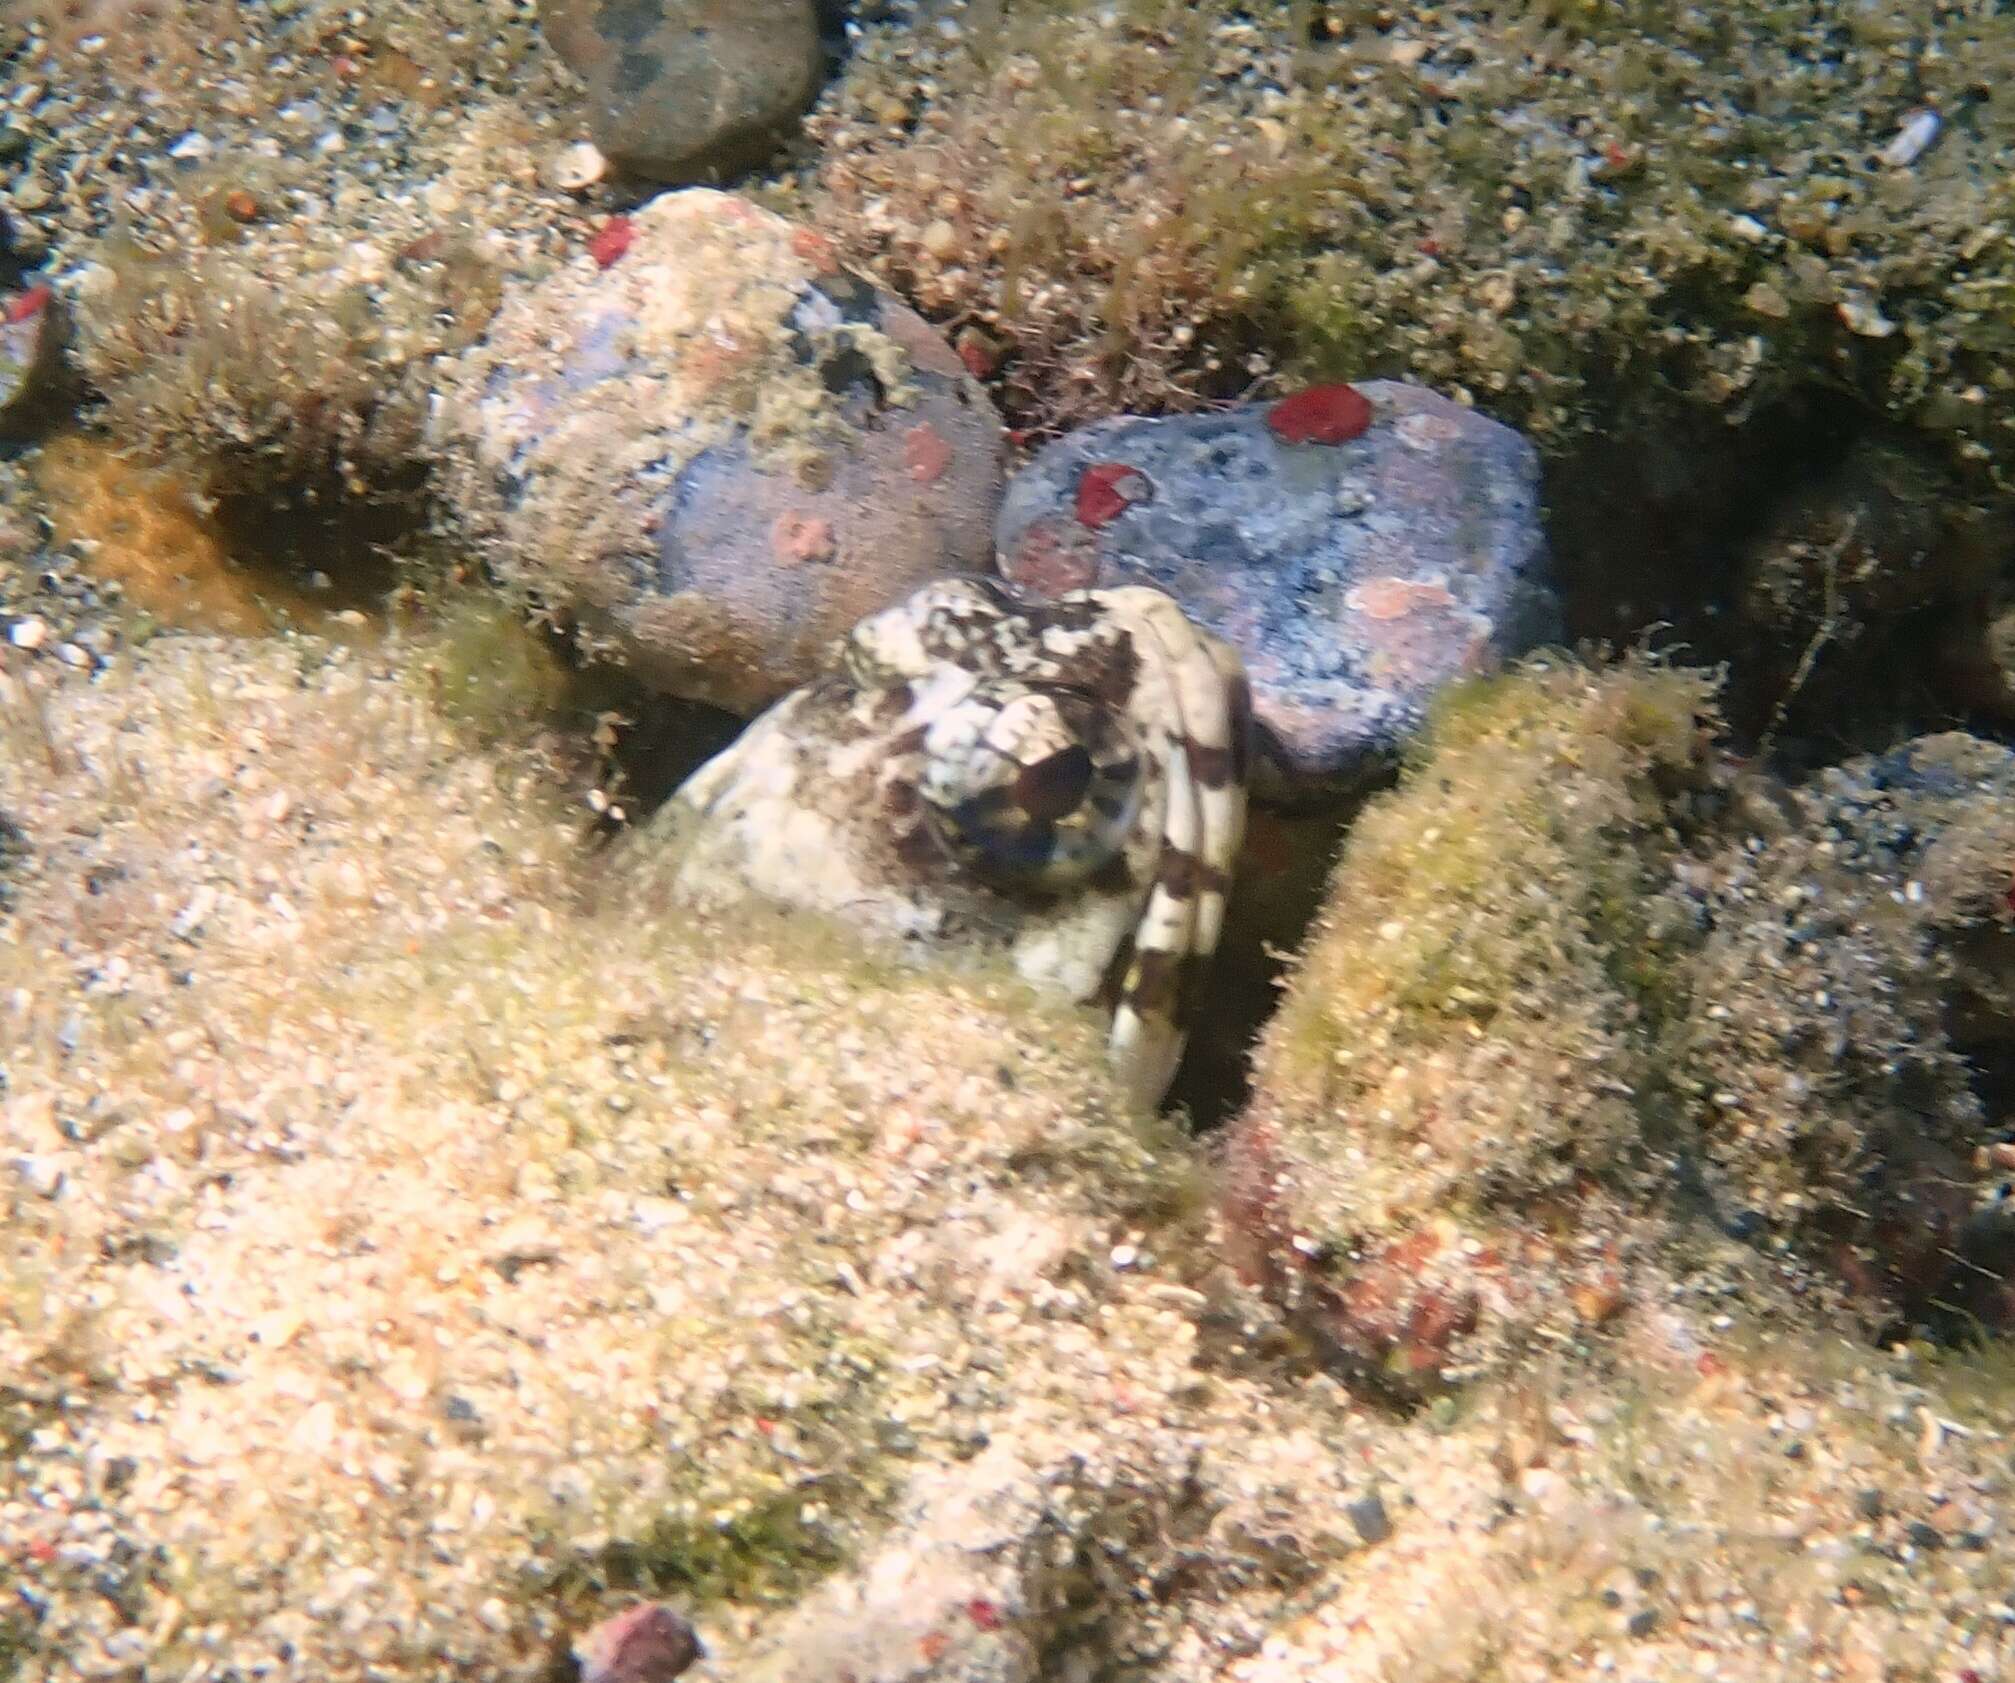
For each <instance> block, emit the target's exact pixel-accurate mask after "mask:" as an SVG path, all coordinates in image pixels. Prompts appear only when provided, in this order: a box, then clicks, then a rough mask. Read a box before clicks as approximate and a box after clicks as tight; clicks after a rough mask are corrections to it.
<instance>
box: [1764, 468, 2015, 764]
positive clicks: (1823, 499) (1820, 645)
mask: <svg viewBox="0 0 2015 1683" xmlns="http://www.w3.org/2000/svg"><path fill="white" fill-rule="evenodd" d="M2011 554H2015V524H2011V522H2010V520H2009V519H2008V517H2007V514H2006V511H2005V510H2004V511H2002V512H2000V513H1999V514H1996V513H1993V512H1990V511H1989V510H1987V509H1983V508H1980V507H1977V506H1974V505H1972V504H1971V503H1970V501H1969V499H1967V498H1966V497H1965V495H1964V493H1963V490H1962V488H1961V486H1960V485H1959V484H1958V482H1957V481H1956V479H1955V477H1954V476H1953V475H1952V474H1951V473H1950V472H1949V471H1948V470H1946V469H1945V468H1944V467H1943V466H1942V465H1941V464H1940V462H1939V461H1938V459H1937V455H1936V453H1935V451H1933V450H1932V449H1930V448H1927V447H1926V446H1925V445H1924V444H1923V443H1922V442H1921V441H1912V440H1909V439H1898V438H1888V439H1877V438H1866V439H1862V440H1859V441H1857V442H1856V443H1855V444H1853V445H1852V446H1850V447H1849V448H1848V449H1847V451H1846V452H1845V454H1844V455H1842V456H1841V458H1840V459H1839V460H1838V461H1837V462H1835V463H1833V464H1831V465H1830V466H1828V467H1827V468H1826V469H1825V470H1824V471H1822V472H1821V473H1819V474H1817V475H1816V476H1814V477H1813V478H1811V479H1809V480H1807V481H1805V482H1802V483H1797V484H1795V485H1794V486H1793V488H1792V489H1791V490H1790V491H1789V492H1788V493H1786V494H1784V495H1782V496H1780V497H1778V498H1777V499H1776V500H1775V502H1774V504H1773V506H1772V507H1771V509H1770V511H1769V513H1768V515H1767V516H1766V518H1765V520H1764V523H1763V525H1762V527H1761V529H1760V530H1758V531H1757V532H1755V534H1754V535H1753V536H1752V537H1751V538H1750V539H1749V541H1748V542H1747V543H1746V544H1744V545H1743V547H1742V552H1741V555H1740V558H1739V560H1738V563H1737V577H1736V600H1737V605H1738V609H1739V612H1740V615H1741V618H1742V620H1743V622H1744V629H1745V632H1746V635H1747V637H1748V639H1749V644H1750V646H1749V647H1748V648H1746V649H1745V650H1744V651H1743V653H1744V656H1745V665H1746V667H1747V668H1748V677H1747V682H1748V687H1749V689H1750V692H1751V694H1752V696H1753V697H1754V702H1753V705H1754V707H1755V708H1756V710H1757V711H1758V713H1759V714H1760V715H1761V717H1760V718H1759V719H1758V720H1757V721H1755V722H1756V723H1759V724H1762V725H1763V726H1764V727H1765V728H1766V729H1770V730H1772V731H1776V730H1777V729H1779V728H1780V727H1783V726H1784V725H1786V724H1787V723H1789V724H1790V725H1792V726H1794V727H1804V728H1807V729H1813V728H1817V729H1827V730H1837V729H1838V728H1839V726H1840V722H1841V718H1842V715H1843V713H1845V712H1848V711H1851V710H1852V709H1853V708H1854V707H1855V706H1856V704H1857V703H1860V702H1863V701H1865V699H1866V698H1867V697H1868V695H1869V694H1870V693H1871V692H1874V693H1880V692H1881V691H1882V689H1883V688H1884V687H1885V686H1884V685H1883V684H1882V679H1883V678H1884V677H1885V676H1888V677H1889V678H1890V679H1891V685H1890V686H1889V687H1894V683H1893V679H1894V674H1895V672H1896V671H1897V670H1898V669H1900V670H1903V671H1908V670H1910V668H1911V667H1912V665H1913V664H1916V665H1918V666H1920V667H1922V668H1923V669H1924V670H1923V680H1924V681H1925V682H1927V683H1930V684H1935V685H1937V686H1938V688H1939V689H1940V691H1941V692H1942V694H1941V697H1940V699H1942V700H1944V701H1945V702H1946V703H1947V704H1948V705H1952V704H1957V705H1961V706H1964V705H1969V704H1975V703H1977V700H1978V697H1977V695H1976V694H1974V693H1972V692H1970V691H1969V690H1968V689H1967V687H1966V686H1965V684H1964V682H1963V679H1964V676H1965V668H1963V667H1962V668H1961V669H1960V670H1959V671H1957V672H1955V671H1954V670H1953V665H1954V657H1955V655H1958V654H1960V653H1961V652H1962V651H1964V650H1966V649H1968V648H1975V647H1977V645H1978V641H1979V639H1980V638H1981V636H1982V635H1983V633H1984V630H1985V627H1984V625H1983V623H1982V616H1981V614H1980V612H1979V604H1980V602H1981V600H1982V599H1983V598H1984V597H1985V596H1986V595H1987V594H1988V592H1989V591H1990V589H1991V588H1992V586H1993V584H1994V581H1995V579H1996V578H1997V576H1998V575H1999V574H2000V573H2001V572H2002V571H2003V570H2004V569H2005V568H2006V566H2007V563H2008V560H2009V557H2010V555H2011ZM1913 638H1914V639H1915V643H1916V649H1917V651H1918V653H1919V656H1920V658H1919V659H1918V660H1917V661H1916V662H1914V663H1913V660H1912V653H1913V646H1912V639H1913ZM1927 644H1929V645H1931V646H1932V648H1933V649H1934V650H1935V651H1936V654H1937V656H1938V658H1935V659H1933V660H1931V661H1925V660H1923V659H1922V658H1921V655H1922V652H1923V650H1924V648H1925V646H1926V645H1927ZM1987 658H1989V657H1988V656H1986V655H1985V654H1984V652H1983V653H1980V654H1978V655H1976V656H1975V657H1974V662H1973V664H1975V665H1978V664H1980V663H1983V662H1984V661H1985V660H1986V659H1987Z"/></svg>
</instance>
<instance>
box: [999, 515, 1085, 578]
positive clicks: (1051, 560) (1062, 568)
mask: <svg viewBox="0 0 2015 1683" xmlns="http://www.w3.org/2000/svg"><path fill="white" fill-rule="evenodd" d="M1000 569H1001V575H1002V576H1003V577H1004V578H1006V579H1008V580H1010V581H1011V582H1013V583H1015V584H1018V585H1021V586H1022V587H1023V588H1024V589H1026V590H1033V591H1034V592H1035V593H1036V594H1037V595H1038V596H1051V597H1054V596H1062V595H1064V594H1066V593H1067V592H1069V591H1073V590H1089V589H1090V588H1091V587H1092V586H1093V585H1094V584H1096V583H1097V582H1098V553H1097V551H1096V550H1095V549H1094V548H1093V547H1092V540H1091V539H1090V538H1088V537H1087V536H1086V535H1085V534H1084V532H1083V531H1082V530H1080V529H1079V528H1078V527H1076V526H1071V525H1068V524H1066V523H1065V522H1064V521H1062V520H1060V519H1058V518H1056V517H1054V516H1051V515H1044V516H1043V517H1042V518H1041V519H1039V520H1032V521H1030V522H1029V524H1028V525H1027V526H1025V527H1024V528H1023V529H1022V534H1021V536H1020V537H1019V538H1017V539H1016V540H1015V546H1014V549H1013V551H1012V552H1011V553H1009V554H1006V555H1003V556H1002V557H1001V563H1000Z"/></svg>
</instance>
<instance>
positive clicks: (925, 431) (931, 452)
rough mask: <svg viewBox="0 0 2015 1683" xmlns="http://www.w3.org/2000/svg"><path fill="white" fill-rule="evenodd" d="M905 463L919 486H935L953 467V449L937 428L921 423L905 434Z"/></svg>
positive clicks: (911, 476) (926, 422) (927, 423)
mask: <svg viewBox="0 0 2015 1683" xmlns="http://www.w3.org/2000/svg"><path fill="white" fill-rule="evenodd" d="M903 461H904V462H905V463H906V464H908V467H909V470H910V478H912V479H914V480H915V481H916V482H917V483H918V484H919V485H934V484H936V483H937V481H938V480H940V479H942V478H943V477H944V471H945V469H946V468H948V467H950V466H951V465H952V447H951V446H950V445H949V444H947V443H946V442H945V437H944V434H943V433H941V432H939V431H938V430H937V428H936V427H934V426H932V425H931V424H930V423H929V422H928V421H920V422H918V423H917V425H915V426H913V427H911V428H910V430H909V431H908V432H906V433H904V434H903Z"/></svg>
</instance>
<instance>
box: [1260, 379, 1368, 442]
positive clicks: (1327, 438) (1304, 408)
mask: <svg viewBox="0 0 2015 1683" xmlns="http://www.w3.org/2000/svg"><path fill="white" fill-rule="evenodd" d="M1266 424H1267V425H1268V426H1269V427H1271V428H1272V429H1273V435H1274V437H1276V438H1278V439H1279V440H1280V441H1281V442H1282V443H1283V444H1347V443H1349V442H1350V440H1351V439H1353V438H1356V437H1358V436H1359V435H1360V434H1361V433H1363V432H1364V431H1365V429H1366V428H1368V427H1369V426H1370V425H1371V399H1370V398H1368V397H1366V396H1365V395H1364V393H1363V392H1361V391H1359V390H1358V389H1357V388H1356V387H1355V386H1342V385H1338V386H1310V387H1309V388H1308V390H1307V391H1305V392H1296V393H1295V394H1294V396H1292V397H1284V398H1282V399H1281V400H1280V401H1279V402H1278V403H1276V404H1275V405H1274V406H1273V407H1272V408H1271V409H1269V410H1268V411H1267V412H1266Z"/></svg>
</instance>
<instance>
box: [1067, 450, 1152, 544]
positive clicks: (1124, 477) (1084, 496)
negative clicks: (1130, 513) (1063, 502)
mask: <svg viewBox="0 0 2015 1683" xmlns="http://www.w3.org/2000/svg"><path fill="white" fill-rule="evenodd" d="M1151 489H1152V487H1151V486H1150V485H1149V484H1148V478H1147V475H1146V474H1144V473H1142V472H1141V471H1140V469H1139V468H1136V467H1128V466H1127V465H1126V463H1125V462H1093V463H1092V465H1091V466H1090V467H1088V468H1086V469H1085V470H1084V472H1083V473H1082V474H1080V475H1079V476H1078V482H1077V507H1076V513H1077V518H1078V524H1079V525H1080V526H1090V527H1093V528H1094V529H1096V528H1097V527H1100V526H1103V525H1105V524H1106V523H1107V522H1108V521H1112V520H1117V519H1118V518H1119V517H1120V516H1121V515H1122V514H1124V513H1126V511H1127V510H1128V509H1129V508H1131V507H1132V506H1133V505H1134V504H1135V503H1138V502H1145V501H1146V500H1147V496H1148V492H1149V491H1150V490H1151Z"/></svg>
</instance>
